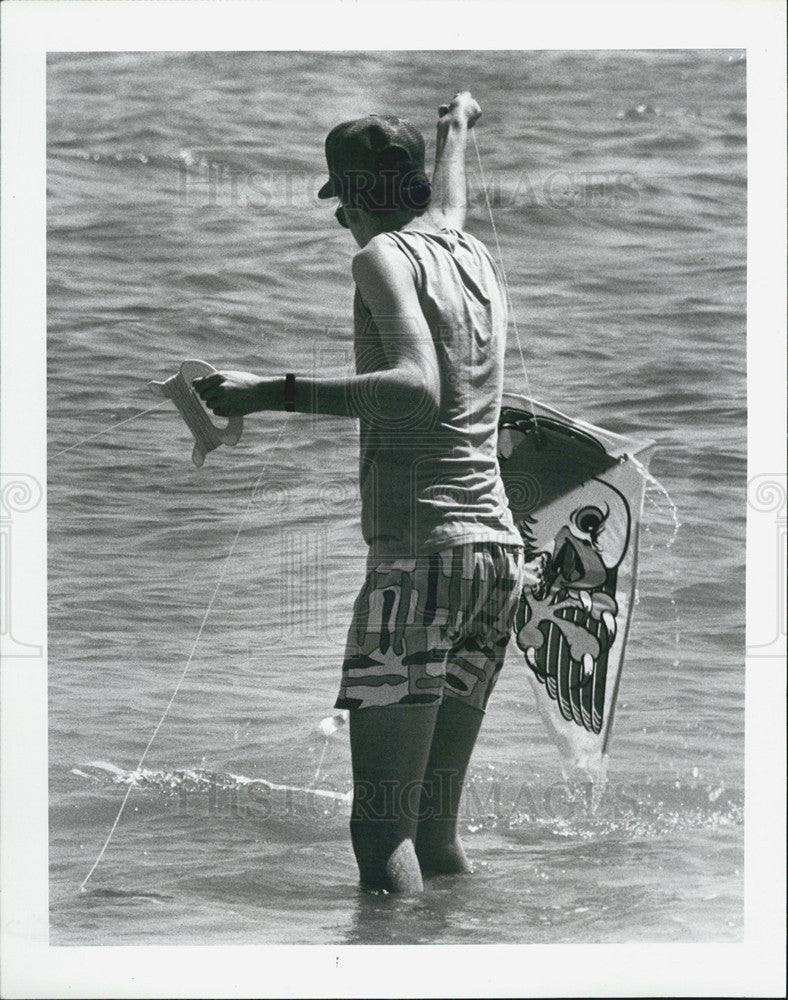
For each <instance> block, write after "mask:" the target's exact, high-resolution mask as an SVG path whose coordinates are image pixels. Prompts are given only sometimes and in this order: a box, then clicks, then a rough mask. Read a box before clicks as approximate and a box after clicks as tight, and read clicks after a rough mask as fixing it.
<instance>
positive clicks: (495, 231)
mask: <svg viewBox="0 0 788 1000" xmlns="http://www.w3.org/2000/svg"><path fill="white" fill-rule="evenodd" d="M470 133H471V138H472V139H473V148H474V149H475V151H476V162H477V163H478V165H479V176H480V177H481V181H482V191H483V192H484V201H485V204H486V205H487V214H488V215H489V216H490V225H491V226H492V231H493V237H494V238H495V247H496V250H497V251H498V263H499V265H500V268H501V280H502V281H503V287H504V291H505V292H506V302H507V305H508V306H509V315H510V316H511V318H512V327H513V329H514V336H515V339H516V340H517V350H518V351H519V353H520V364H521V365H522V367H523V377H524V378H525V394H526V396H527V397H528V399H529V401H530V403H531V410H532V411H533V410H534V405H533V403H534V397H533V394H532V393H531V381H530V379H529V378H528V368H527V366H526V364H525V354H524V353H523V345H522V342H521V340H520V331H519V329H518V328H517V317H516V316H515V313H514V306H513V304H512V296H511V292H510V291H509V282H508V280H507V278H506V268H505V267H504V263H503V253H502V251H501V241H500V240H499V239H498V228H497V226H496V225H495V218H494V217H493V212H492V205H491V204H490V195H489V192H488V191H487V181H486V179H485V176H484V167H482V158H481V155H480V153H479V144H478V142H477V141H476V133H475V132H474V131H473V129H471V130H470ZM533 418H534V427H536V426H537V422H536V414H535V413H534V414H533Z"/></svg>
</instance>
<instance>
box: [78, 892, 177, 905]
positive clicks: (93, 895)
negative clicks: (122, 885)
mask: <svg viewBox="0 0 788 1000" xmlns="http://www.w3.org/2000/svg"><path fill="white" fill-rule="evenodd" d="M81 895H82V896H83V897H85V898H87V899H128V900H135V901H141V902H142V901H146V902H151V903H166V902H168V901H169V900H172V899H174V898H175V897H174V896H168V895H166V894H165V893H162V892H150V891H143V890H137V889H83V890H82V892H81Z"/></svg>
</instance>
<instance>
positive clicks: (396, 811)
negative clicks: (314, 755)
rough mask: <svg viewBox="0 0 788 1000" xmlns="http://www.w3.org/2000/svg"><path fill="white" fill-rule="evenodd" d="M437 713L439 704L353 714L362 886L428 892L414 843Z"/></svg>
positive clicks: (354, 819)
mask: <svg viewBox="0 0 788 1000" xmlns="http://www.w3.org/2000/svg"><path fill="white" fill-rule="evenodd" d="M437 715H438V706H437V705H417V706H415V705H414V706H407V707H406V706H391V707H386V708H362V709H354V710H352V711H351V712H350V719H349V722H350V749H351V754H352V758H353V809H352V812H351V817H350V835H351V839H352V841H353V850H354V852H355V855H356V861H357V862H358V868H359V873H360V875H361V884H362V885H363V886H365V887H367V888H370V889H386V890H387V891H389V892H420V891H421V890H422V889H423V888H424V885H423V882H422V878H421V870H420V868H419V862H418V859H417V858H416V851H415V848H414V841H415V838H416V829H417V826H418V818H419V807H420V798H421V785H422V780H423V778H424V769H425V767H426V766H427V760H428V757H429V753H430V745H431V742H432V734H433V730H434V729H435V720H436V718H437Z"/></svg>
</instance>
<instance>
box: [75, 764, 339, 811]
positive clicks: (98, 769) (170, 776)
mask: <svg viewBox="0 0 788 1000" xmlns="http://www.w3.org/2000/svg"><path fill="white" fill-rule="evenodd" d="M71 774H74V775H76V776H77V777H80V778H88V779H89V780H92V781H96V782H99V783H101V784H114V785H132V786H134V787H135V788H140V789H146V790H149V791H155V792H160V793H163V794H167V795H183V794H193V793H197V794H200V793H205V794H212V795H215V794H217V793H220V792H221V793H228V792H235V793H239V792H243V791H250V792H262V793H263V794H265V793H270V794H279V795H284V796H287V795H290V796H292V795H296V794H300V795H309V796H311V797H315V798H317V799H324V800H326V801H331V802H337V803H347V804H349V803H350V800H351V795H352V793H351V792H350V791H337V790H336V789H333V788H313V787H310V786H308V785H288V784H282V783H277V782H273V781H267V780H266V779H265V778H248V777H246V776H245V775H238V774H230V773H227V774H221V773H217V772H215V771H208V770H205V769H203V768H195V769H191V768H185V769H182V770H181V769H176V770H152V769H146V768H143V769H142V770H139V771H128V770H124V769H123V768H121V767H118V766H117V765H115V764H111V763H109V762H107V761H93V762H92V763H90V764H80V765H79V766H78V767H72V768H71Z"/></svg>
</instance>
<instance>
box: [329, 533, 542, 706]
mask: <svg viewBox="0 0 788 1000" xmlns="http://www.w3.org/2000/svg"><path fill="white" fill-rule="evenodd" d="M522 582H523V550H522V549H521V548H519V547H518V546H515V545H501V544H498V543H497V542H470V543H468V544H465V545H457V546H455V547H453V548H450V549H444V550H443V551H441V552H435V553H433V554H431V555H425V556H419V557H418V558H415V559H389V560H381V561H380V562H379V563H377V564H376V565H374V566H373V567H372V569H371V570H370V572H369V573H368V574H367V579H366V581H365V583H364V586H363V587H362V589H361V593H360V594H359V595H358V597H357V598H356V602H355V604H354V605H353V621H352V624H351V626H350V630H349V632H348V640H347V648H346V651H345V660H344V663H343V665H342V685H341V687H340V691H339V697H338V698H337V701H336V705H335V707H336V708H349V709H354V708H370V707H372V706H389V705H403V706H407V705H429V704H432V703H434V702H440V701H441V700H442V699H443V698H444V697H452V698H460V699H461V700H462V701H464V702H466V703H467V704H468V705H471V706H473V707H474V708H478V709H481V710H482V711H484V709H485V708H486V706H487V702H488V700H489V698H490V694H491V693H492V689H493V687H494V686H495V682H496V680H497V679H498V674H499V672H500V670H501V667H502V666H503V660H504V654H505V652H506V645H507V643H508V641H509V636H510V634H511V629H512V622H513V619H514V614H515V611H516V608H517V602H518V599H519V596H520V591H521V589H522Z"/></svg>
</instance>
